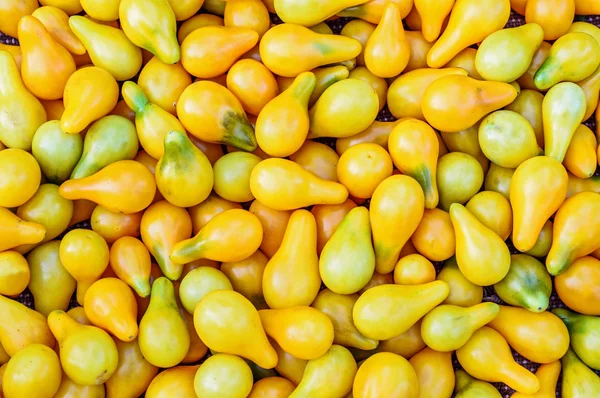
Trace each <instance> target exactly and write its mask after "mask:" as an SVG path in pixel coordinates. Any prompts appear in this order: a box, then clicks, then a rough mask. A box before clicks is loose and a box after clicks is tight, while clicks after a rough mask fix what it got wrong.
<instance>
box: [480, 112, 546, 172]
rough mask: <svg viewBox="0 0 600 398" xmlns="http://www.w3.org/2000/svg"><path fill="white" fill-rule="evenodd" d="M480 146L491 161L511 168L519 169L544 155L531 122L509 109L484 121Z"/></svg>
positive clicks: (481, 125) (481, 127) (496, 113)
mask: <svg viewBox="0 0 600 398" xmlns="http://www.w3.org/2000/svg"><path fill="white" fill-rule="evenodd" d="M479 145H480V146H481V150H482V151H483V153H484V154H485V156H486V157H487V158H488V159H489V160H490V161H492V162H494V163H495V164H497V165H498V166H501V167H506V168H509V169H514V168H517V167H518V166H519V165H520V164H521V163H523V162H524V161H525V160H527V159H530V158H532V157H534V156H537V155H538V154H539V153H540V152H541V150H540V148H539V147H538V143H537V140H536V136H535V132H534V131H533V128H532V127H531V124H530V123H529V121H528V120H527V119H526V118H525V117H523V116H521V115H520V114H518V113H517V112H513V111H508V110H500V111H496V112H493V113H492V114H490V115H488V116H487V117H486V118H485V119H483V121H482V122H481V124H480V126H479Z"/></svg>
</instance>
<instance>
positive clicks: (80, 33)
mask: <svg viewBox="0 0 600 398" xmlns="http://www.w3.org/2000/svg"><path fill="white" fill-rule="evenodd" d="M69 27H70V28H71V30H72V31H73V33H75V35H76V36H77V37H78V38H79V39H80V40H81V41H82V42H83V45H84V46H85V48H86V50H87V53H88V54H89V56H90V58H91V60H92V62H93V63H94V65H95V66H99V67H101V68H103V69H105V70H107V71H108V72H110V74H111V75H113V77H114V78H115V79H116V80H118V81H123V80H129V79H131V78H132V77H134V76H135V75H136V74H137V73H138V72H139V70H140V68H141V66H142V50H140V48H139V47H136V46H135V45H134V44H133V43H132V42H131V41H129V39H128V38H127V36H125V33H123V31H122V30H121V29H116V28H113V27H111V26H107V25H103V24H100V23H96V22H93V21H91V20H90V19H88V18H85V17H82V16H78V15H74V16H72V17H71V18H69ZM109 48H110V49H111V50H110V51H107V50H108V49H109Z"/></svg>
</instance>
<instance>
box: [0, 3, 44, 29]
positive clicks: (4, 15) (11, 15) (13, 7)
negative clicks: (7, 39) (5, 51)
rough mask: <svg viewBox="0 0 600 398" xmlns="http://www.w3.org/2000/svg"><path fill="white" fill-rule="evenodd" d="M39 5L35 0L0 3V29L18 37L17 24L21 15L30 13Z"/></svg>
mask: <svg viewBox="0 0 600 398" xmlns="http://www.w3.org/2000/svg"><path fill="white" fill-rule="evenodd" d="M38 7H39V4H38V3H37V1H35V0H27V1H18V0H11V1H6V2H4V3H2V8H1V9H0V16H1V18H0V21H2V22H0V31H1V32H3V33H5V34H7V35H9V36H12V37H17V38H18V30H17V26H18V24H19V20H20V19H21V17H23V16H25V15H31V13H32V12H33V11H35V10H36V9H37V8H38Z"/></svg>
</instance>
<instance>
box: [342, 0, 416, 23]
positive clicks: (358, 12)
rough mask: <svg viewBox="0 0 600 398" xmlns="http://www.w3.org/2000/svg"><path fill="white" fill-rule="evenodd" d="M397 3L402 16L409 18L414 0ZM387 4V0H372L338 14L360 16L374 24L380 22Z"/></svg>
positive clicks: (403, 0) (402, 0)
mask: <svg viewBox="0 0 600 398" xmlns="http://www.w3.org/2000/svg"><path fill="white" fill-rule="evenodd" d="M395 3H396V4H397V5H398V6H399V7H400V16H401V17H402V18H408V15H409V13H410V11H411V9H412V8H413V0H398V1H395ZM386 4H387V2H386V1H385V0H370V1H368V2H366V3H363V4H361V5H359V6H355V7H348V8H346V9H345V10H343V11H341V12H339V13H338V14H337V15H338V16H340V17H353V18H360V19H362V20H364V21H367V22H370V23H372V24H378V23H379V22H380V20H381V16H382V15H383V11H384V10H385V6H386ZM419 29H420V28H419Z"/></svg>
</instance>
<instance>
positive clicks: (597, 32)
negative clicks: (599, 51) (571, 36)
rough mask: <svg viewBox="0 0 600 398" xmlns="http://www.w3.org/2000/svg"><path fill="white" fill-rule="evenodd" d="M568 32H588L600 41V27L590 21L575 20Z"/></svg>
mask: <svg viewBox="0 0 600 398" xmlns="http://www.w3.org/2000/svg"><path fill="white" fill-rule="evenodd" d="M575 3H579V1H576V2H575ZM590 3H595V2H594V1H592V2H590ZM577 14H579V15H584V14H582V13H580V12H578V13H577ZM567 32H568V33H571V32H582V33H587V34H588V35H590V36H593V37H594V39H596V41H597V42H598V43H600V28H599V27H597V26H596V25H594V24H591V23H589V22H573V23H572V24H571V26H570V27H569V30H568V31H567Z"/></svg>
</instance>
